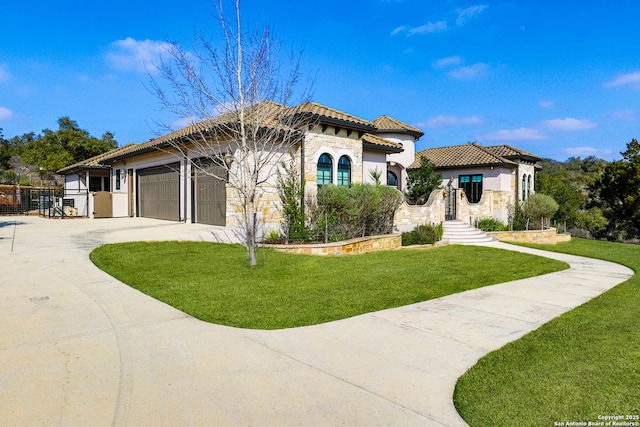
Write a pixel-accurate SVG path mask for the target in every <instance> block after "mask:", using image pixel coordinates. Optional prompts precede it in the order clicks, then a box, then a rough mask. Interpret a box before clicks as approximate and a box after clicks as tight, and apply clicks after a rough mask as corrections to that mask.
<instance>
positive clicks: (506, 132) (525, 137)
mask: <svg viewBox="0 0 640 427" xmlns="http://www.w3.org/2000/svg"><path fill="white" fill-rule="evenodd" d="M478 139H481V140H487V141H538V140H542V139H547V135H545V134H544V133H543V132H540V131H539V130H537V129H531V128H518V129H502V130H499V131H496V132H492V133H488V134H486V135H483V136H482V137H481V138H478Z"/></svg>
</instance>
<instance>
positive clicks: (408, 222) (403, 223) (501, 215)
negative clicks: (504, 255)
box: [393, 188, 513, 231]
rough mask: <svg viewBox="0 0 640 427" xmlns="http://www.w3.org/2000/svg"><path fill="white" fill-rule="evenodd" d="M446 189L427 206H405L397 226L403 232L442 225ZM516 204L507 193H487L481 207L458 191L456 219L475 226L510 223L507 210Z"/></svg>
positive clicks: (489, 191) (426, 204)
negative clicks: (477, 221)
mask: <svg viewBox="0 0 640 427" xmlns="http://www.w3.org/2000/svg"><path fill="white" fill-rule="evenodd" d="M444 191H445V190H444V189H443V188H439V189H436V190H434V191H433V192H432V193H431V195H430V196H429V200H427V203H425V204H424V205H409V204H407V202H403V203H402V204H401V205H400V207H399V208H398V211H397V212H396V215H395V217H394V220H393V221H394V225H395V226H396V228H397V229H398V230H400V231H411V230H413V229H414V228H415V227H417V226H418V225H423V224H439V223H440V222H443V221H444V220H445V204H444V203H445V194H444ZM512 201H513V197H512V196H511V195H510V193H509V192H508V191H492V190H485V191H484V192H483V193H482V198H481V199H480V202H478V203H469V202H468V201H467V197H466V196H465V194H464V191H462V190H458V206H457V219H459V220H461V221H465V222H469V221H470V220H471V222H473V220H475V219H477V218H496V219H499V220H500V221H503V222H505V223H506V222H507V221H508V212H507V211H506V206H508V205H509V203H511V202H512Z"/></svg>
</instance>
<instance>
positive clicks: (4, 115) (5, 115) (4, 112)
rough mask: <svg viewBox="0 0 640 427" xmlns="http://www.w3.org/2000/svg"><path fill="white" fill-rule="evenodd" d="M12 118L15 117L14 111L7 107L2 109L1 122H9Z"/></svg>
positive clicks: (0, 111) (0, 108)
mask: <svg viewBox="0 0 640 427" xmlns="http://www.w3.org/2000/svg"><path fill="white" fill-rule="evenodd" d="M11 116H13V111H11V110H10V109H8V108H5V107H0V120H7V119H8V118H10V117H11Z"/></svg>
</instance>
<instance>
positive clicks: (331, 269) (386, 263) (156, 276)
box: [91, 242, 568, 329]
mask: <svg viewBox="0 0 640 427" xmlns="http://www.w3.org/2000/svg"><path fill="white" fill-rule="evenodd" d="M91 260H92V261H93V262H94V263H95V264H96V265H97V266H98V267H99V268H101V269H103V270H104V271H106V272H107V273H109V274H111V275H112V276H114V277H116V278H118V279H119V280H121V281H123V282H124V283H127V284H128V285H130V286H132V287H134V288H136V289H139V290H140V291H142V292H144V293H146V294H148V295H151V296H153V297H154V298H157V299H159V300H161V301H164V302H166V303H168V304H170V305H172V306H174V307H176V308H178V309H180V310H182V311H184V312H186V313H189V314H191V315H192V316H194V317H197V318H199V319H202V320H205V321H208V322H213V323H218V324H223V325H229V326H237V327H242V328H254V329H278V328H290V327H295V326H303V325H313V324H318V323H323V322H328V321H331V320H337V319H344V318H346V317H351V316H355V315H358V314H362V313H367V312H371V311H377V310H382V309H385V308H391V307H399V306H402V305H407V304H411V303H415V302H419V301H426V300H429V299H433V298H438V297H441V296H444V295H449V294H453V293H456V292H461V291H465V290H468V289H474V288H478V287H482V286H487V285H491V284H496V283H502V282H505V281H509V280H515V279H520V278H524V277H530V276H535V275H540V274H544V273H549V272H552V271H558V270H562V269H564V268H567V267H568V266H567V265H566V264H564V263H562V262H558V261H554V260H550V259H547V258H539V257H533V256H532V255H527V254H521V253H516V252H510V251H502V250H499V249H494V248H485V247H471V246H447V247H442V248H437V249H430V250H398V251H387V252H375V253H369V254H363V255H351V256H342V257H320V256H311V255H292V254H285V253H281V252H276V251H274V250H271V249H266V248H261V249H260V250H259V253H258V261H259V265H258V266H257V267H253V268H252V267H250V266H249V265H248V263H247V257H246V251H245V249H244V248H243V247H242V246H239V245H223V244H216V243H203V242H135V243H120V244H113V245H106V246H102V247H100V248H97V249H95V250H94V251H93V252H92V253H91Z"/></svg>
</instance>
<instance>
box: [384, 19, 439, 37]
mask: <svg viewBox="0 0 640 427" xmlns="http://www.w3.org/2000/svg"><path fill="white" fill-rule="evenodd" d="M448 29H449V27H448V26H447V22H446V21H438V22H427V23H426V24H424V25H420V26H418V27H410V26H409V25H401V26H399V27H396V28H394V29H393V31H391V35H392V36H395V35H397V34H400V33H407V36H415V35H416V34H425V33H439V32H442V31H446V30H448Z"/></svg>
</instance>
